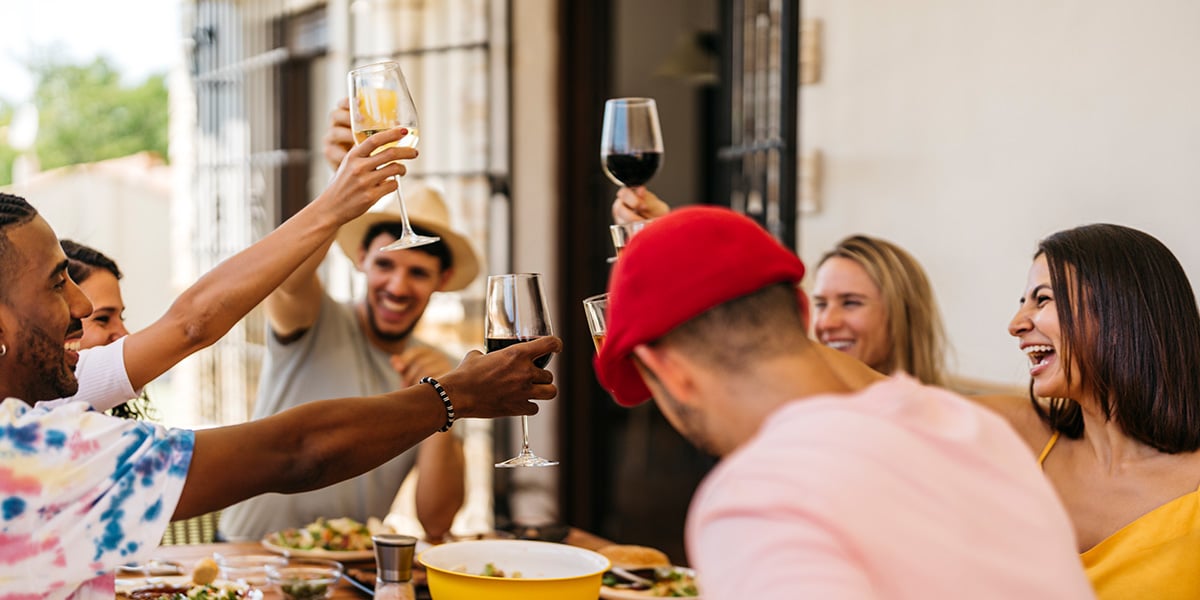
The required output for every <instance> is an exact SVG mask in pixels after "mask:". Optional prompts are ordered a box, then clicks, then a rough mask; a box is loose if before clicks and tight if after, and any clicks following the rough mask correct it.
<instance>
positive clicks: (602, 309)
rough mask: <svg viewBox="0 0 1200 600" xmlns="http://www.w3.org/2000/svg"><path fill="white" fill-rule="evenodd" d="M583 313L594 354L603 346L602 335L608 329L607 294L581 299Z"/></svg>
mask: <svg viewBox="0 0 1200 600" xmlns="http://www.w3.org/2000/svg"><path fill="white" fill-rule="evenodd" d="M583 312H584V314H585V315H586V316H587V324H588V331H591V332H592V344H593V345H595V346H596V352H599V351H600V346H603V345H604V334H605V333H607V331H608V327H607V326H606V325H605V323H606V322H607V321H608V294H597V295H595V296H589V297H587V298H584V299H583Z"/></svg>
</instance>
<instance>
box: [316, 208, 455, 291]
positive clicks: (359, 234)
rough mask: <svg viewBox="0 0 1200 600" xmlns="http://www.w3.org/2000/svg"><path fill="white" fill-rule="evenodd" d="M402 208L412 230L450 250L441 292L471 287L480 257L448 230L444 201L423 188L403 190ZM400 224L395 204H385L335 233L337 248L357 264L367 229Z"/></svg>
mask: <svg viewBox="0 0 1200 600" xmlns="http://www.w3.org/2000/svg"><path fill="white" fill-rule="evenodd" d="M404 206H405V207H406V208H408V221H409V222H410V223H412V224H413V226H414V227H421V228H423V229H426V230H428V231H431V232H433V234H434V235H436V236H439V237H441V238H442V243H443V244H446V247H447V248H449V250H450V256H451V259H452V260H453V261H454V264H453V266H452V268H453V269H454V273H453V274H452V275H451V276H450V279H449V280H448V281H447V282H446V286H445V287H444V288H442V291H444V292H452V291H454V290H461V289H463V288H465V287H467V286H468V285H470V284H471V282H472V281H474V280H475V276H476V275H478V274H479V257H478V256H477V255H476V254H475V250H474V249H473V248H472V247H471V243H470V242H469V241H467V238H466V236H464V235H463V234H461V233H459V232H457V231H455V230H453V229H451V228H450V211H448V210H446V202H445V201H444V200H443V199H442V195H441V194H439V193H438V192H437V190H434V189H433V188H429V187H424V186H421V187H417V188H413V189H406V190H405V191H404ZM400 221H401V217H400V207H399V206H398V205H397V204H396V203H395V202H387V203H386V205H385V207H384V208H377V209H372V210H371V211H370V212H367V213H364V214H363V215H362V216H360V217H358V218H357V219H354V220H353V221H350V222H349V223H346V224H345V225H342V227H341V229H339V230H338V233H337V243H338V246H340V247H341V248H342V252H344V253H345V254H346V256H348V257H350V260H351V261H353V262H355V263H356V264H357V262H358V251H359V249H360V248H362V241H363V236H364V235H366V234H367V230H368V229H370V228H371V226H372V225H374V224H376V223H384V222H393V223H399V222H400Z"/></svg>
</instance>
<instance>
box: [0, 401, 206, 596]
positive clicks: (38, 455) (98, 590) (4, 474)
mask: <svg viewBox="0 0 1200 600" xmlns="http://www.w3.org/2000/svg"><path fill="white" fill-rule="evenodd" d="M194 441H195V435H194V434H193V432H191V431H187V430H178V429H171V430H168V429H165V428H163V427H161V426H158V425H154V424H150V423H145V422H141V421H131V420H126V419H118V418H115V417H109V416H107V415H104V414H101V413H98V412H95V411H93V410H91V409H90V407H89V406H88V405H87V404H86V403H83V402H70V403H67V404H64V405H60V406H56V407H53V408H43V407H37V408H31V407H30V406H29V405H28V404H26V403H25V402H22V401H20V400H17V399H15V398H9V399H7V400H4V401H3V402H2V403H0V600H18V599H20V600H26V599H34V598H38V599H41V598H48V599H60V598H73V599H82V598H102V597H106V598H112V597H113V594H114V590H113V579H112V575H111V572H112V570H113V569H115V568H116V567H117V565H120V564H123V563H127V562H130V561H139V560H145V559H146V558H148V555H149V554H150V553H152V552H153V551H154V549H155V548H156V547H157V545H158V542H159V540H160V539H161V538H162V534H163V531H165V530H166V528H167V523H168V522H169V521H170V518H171V515H172V513H174V512H175V505H176V504H177V503H178V502H179V495H180V493H181V492H182V491H183V481H184V477H185V476H186V475H187V470H188V465H189V464H190V463H191V460H192V447H193V444H194Z"/></svg>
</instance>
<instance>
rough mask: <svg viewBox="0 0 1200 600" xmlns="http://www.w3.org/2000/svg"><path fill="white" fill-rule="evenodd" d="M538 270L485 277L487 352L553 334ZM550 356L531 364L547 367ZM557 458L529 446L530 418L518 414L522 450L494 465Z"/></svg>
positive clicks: (525, 464)
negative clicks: (536, 271)
mask: <svg viewBox="0 0 1200 600" xmlns="http://www.w3.org/2000/svg"><path fill="white" fill-rule="evenodd" d="M542 289H543V286H542V276H541V274H540V273H515V274H509V275H492V276H489V277H488V280H487V300H486V303H485V313H484V338H485V339H486V340H487V351H488V352H493V351H495V350H500V349H501V348H507V347H508V346H511V345H513V344H517V343H520V342H526V341H529V340H532V339H536V338H540V337H544V336H548V335H554V331H553V327H552V326H551V325H550V311H549V310H547V308H546V296H545V294H544V293H543V292H542ZM549 363H550V355H549V354H547V355H545V356H539V357H537V358H535V359H534V360H533V364H535V365H537V366H539V367H541V368H543V369H544V368H546V365H547V364H549ZM557 464H558V461H554V460H547V459H545V458H542V457H540V456H538V455H536V454H534V453H533V452H532V451H531V450H530V449H529V417H527V416H525V415H522V416H521V452H520V454H518V455H516V456H515V457H513V458H510V459H508V460H506V461H504V462H498V463H496V466H497V467H551V466H554V465H557Z"/></svg>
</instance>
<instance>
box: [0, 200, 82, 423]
mask: <svg viewBox="0 0 1200 600" xmlns="http://www.w3.org/2000/svg"><path fill="white" fill-rule="evenodd" d="M3 233H7V236H8V246H9V247H8V251H7V252H6V255H7V256H5V260H6V261H8V263H9V264H8V265H7V270H6V273H7V275H6V277H5V279H6V280H5V281H4V282H3V286H4V288H5V289H6V292H5V293H4V297H3V300H2V301H0V328H2V329H0V332H2V333H3V339H4V344H5V345H6V346H7V348H8V353H7V355H6V356H5V358H4V359H3V360H2V361H0V393H2V394H3V395H4V396H14V397H17V398H21V399H22V400H25V401H26V402H38V401H41V400H53V399H55V398H62V397H66V396H71V395H74V394H75V392H76V391H77V390H78V388H79V382H78V381H77V380H76V379H75V373H74V369H75V363H76V362H78V360H79V354H78V353H77V352H74V351H69V350H67V349H66V348H65V344H66V340H67V338H68V337H72V336H76V332H75V331H73V330H74V329H76V328H77V327H78V320H79V319H82V318H84V317H86V316H87V315H88V313H90V312H91V310H92V305H91V303H90V302H89V301H88V299H87V296H85V295H84V294H83V292H82V291H80V289H79V287H78V286H76V285H75V283H74V282H73V281H71V278H70V277H68V276H67V257H66V255H64V254H63V251H62V248H61V247H60V246H59V244H58V238H57V237H55V235H54V231H53V230H52V229H51V228H50V226H49V225H48V224H47V223H46V221H45V220H44V219H42V218H41V217H40V216H39V217H34V219H33V220H32V221H30V222H28V223H25V224H22V225H16V226H12V227H9V228H8V229H7V230H6V231H5V232H3ZM3 233H0V235H3Z"/></svg>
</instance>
